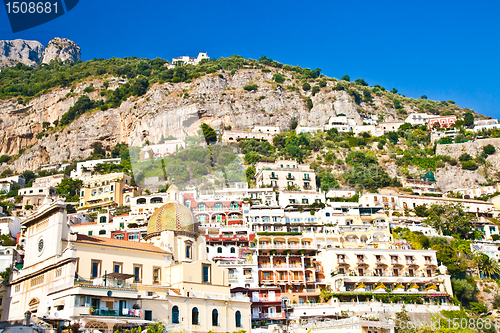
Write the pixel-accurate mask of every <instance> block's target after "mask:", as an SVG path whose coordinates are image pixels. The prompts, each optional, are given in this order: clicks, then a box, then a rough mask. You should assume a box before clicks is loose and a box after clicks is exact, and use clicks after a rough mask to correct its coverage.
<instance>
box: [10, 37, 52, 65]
mask: <svg viewBox="0 0 500 333" xmlns="http://www.w3.org/2000/svg"><path fill="white" fill-rule="evenodd" d="M44 49H45V47H44V46H43V45H42V43H40V42H37V41H34V40H23V39H15V40H0V68H4V67H11V66H14V65H15V64H17V63H18V62H20V63H23V64H25V65H27V66H31V67H35V66H38V64H39V63H40V61H41V60H42V56H43V51H44Z"/></svg>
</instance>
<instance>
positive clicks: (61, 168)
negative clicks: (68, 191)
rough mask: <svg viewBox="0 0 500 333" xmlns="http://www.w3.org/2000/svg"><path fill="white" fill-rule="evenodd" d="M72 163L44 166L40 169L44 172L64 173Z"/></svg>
mask: <svg viewBox="0 0 500 333" xmlns="http://www.w3.org/2000/svg"><path fill="white" fill-rule="evenodd" d="M70 165H71V163H54V164H44V165H42V166H41V167H40V170H42V171H64V170H65V169H66V167H68V166H70Z"/></svg>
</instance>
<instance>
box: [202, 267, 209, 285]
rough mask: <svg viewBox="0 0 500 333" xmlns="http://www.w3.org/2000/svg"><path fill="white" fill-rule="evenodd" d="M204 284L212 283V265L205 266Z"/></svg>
mask: <svg viewBox="0 0 500 333" xmlns="http://www.w3.org/2000/svg"><path fill="white" fill-rule="evenodd" d="M203 283H210V265H203Z"/></svg>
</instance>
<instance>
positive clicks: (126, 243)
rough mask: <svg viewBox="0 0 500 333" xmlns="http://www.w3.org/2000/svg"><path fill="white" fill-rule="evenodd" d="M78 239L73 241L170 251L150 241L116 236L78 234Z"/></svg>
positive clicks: (153, 250) (141, 249)
mask: <svg viewBox="0 0 500 333" xmlns="http://www.w3.org/2000/svg"><path fill="white" fill-rule="evenodd" d="M76 236H77V240H76V241H73V243H82V244H91V245H98V246H109V247H114V248H122V249H128V250H136V251H147V252H157V253H170V252H169V251H165V250H162V249H160V248H159V247H156V246H154V245H152V244H149V243H143V242H131V241H127V240H121V239H114V238H105V237H97V236H87V235H76Z"/></svg>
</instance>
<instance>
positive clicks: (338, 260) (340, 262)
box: [337, 258, 347, 264]
mask: <svg viewBox="0 0 500 333" xmlns="http://www.w3.org/2000/svg"><path fill="white" fill-rule="evenodd" d="M337 264H347V261H346V260H345V259H343V258H337Z"/></svg>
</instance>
